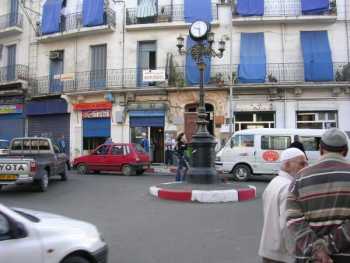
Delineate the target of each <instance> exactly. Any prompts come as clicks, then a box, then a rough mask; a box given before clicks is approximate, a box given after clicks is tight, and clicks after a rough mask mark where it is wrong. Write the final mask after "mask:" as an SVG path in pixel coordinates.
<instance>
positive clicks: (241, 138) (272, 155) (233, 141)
mask: <svg viewBox="0 0 350 263" xmlns="http://www.w3.org/2000/svg"><path fill="white" fill-rule="evenodd" d="M324 131H325V130H319V129H266V128H261V129H248V130H242V131H238V132H236V133H235V134H234V135H232V137H231V138H230V140H229V141H228V142H227V143H226V145H225V146H224V147H223V148H222V149H221V150H220V151H219V152H218V153H217V155H216V162H215V167H216V169H217V170H218V171H219V172H223V173H232V175H233V177H234V178H235V179H236V180H238V181H246V180H248V179H249V177H250V176H251V175H262V174H277V173H278V170H279V168H280V161H279V158H280V155H281V152H282V151H283V150H285V149H286V148H288V147H289V145H290V144H291V143H292V142H293V141H294V139H295V136H296V135H297V136H299V141H300V142H301V143H303V145H304V148H305V153H306V156H307V158H308V161H309V164H313V163H315V162H316V161H317V160H318V159H319V158H320V153H319V143H320V140H321V137H322V134H323V133H324Z"/></svg>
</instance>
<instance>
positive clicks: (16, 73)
mask: <svg viewBox="0 0 350 263" xmlns="http://www.w3.org/2000/svg"><path fill="white" fill-rule="evenodd" d="M28 72H29V69H28V66H25V65H13V66H7V67H1V68H0V86H7V85H12V84H16V83H21V82H27V81H28V80H29V74H28Z"/></svg>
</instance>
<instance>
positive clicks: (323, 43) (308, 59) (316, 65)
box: [300, 31, 334, 81]
mask: <svg viewBox="0 0 350 263" xmlns="http://www.w3.org/2000/svg"><path fill="white" fill-rule="evenodd" d="M300 38H301V46H302V50H303V58H304V76H305V81H332V80H334V72H333V63H332V54H331V49H330V47H329V41H328V34H327V31H310V32H301V33H300Z"/></svg>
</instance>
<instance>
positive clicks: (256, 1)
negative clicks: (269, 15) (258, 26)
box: [236, 0, 264, 16]
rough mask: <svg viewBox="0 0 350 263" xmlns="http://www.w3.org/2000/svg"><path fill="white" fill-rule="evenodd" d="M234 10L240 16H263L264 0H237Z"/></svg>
mask: <svg viewBox="0 0 350 263" xmlns="http://www.w3.org/2000/svg"><path fill="white" fill-rule="evenodd" d="M236 11H237V13H238V14H239V15H241V16H263V15H264V0H238V3H237V10H236Z"/></svg>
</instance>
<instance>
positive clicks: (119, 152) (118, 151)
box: [111, 145, 124, 155]
mask: <svg viewBox="0 0 350 263" xmlns="http://www.w3.org/2000/svg"><path fill="white" fill-rule="evenodd" d="M111 153H112V154H113V155H123V154H124V151H123V146H122V145H115V146H113V147H112V151H111Z"/></svg>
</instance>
